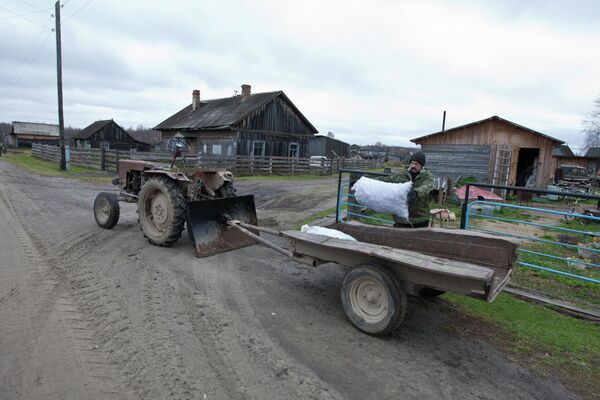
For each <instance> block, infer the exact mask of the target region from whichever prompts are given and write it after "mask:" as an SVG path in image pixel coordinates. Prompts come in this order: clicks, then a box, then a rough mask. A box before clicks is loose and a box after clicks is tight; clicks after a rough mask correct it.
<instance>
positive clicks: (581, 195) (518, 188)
mask: <svg viewBox="0 0 600 400" xmlns="http://www.w3.org/2000/svg"><path fill="white" fill-rule="evenodd" d="M469 186H477V187H482V188H489V189H506V190H515V191H518V192H530V193H541V194H555V195H558V196H571V197H579V198H581V199H592V200H599V201H600V196H594V195H591V194H585V193H576V192H557V191H554V190H546V189H536V188H526V187H521V186H505V185H493V184H490V183H474V182H472V183H469V184H467V188H468V187H469ZM467 190H468V189H467Z"/></svg>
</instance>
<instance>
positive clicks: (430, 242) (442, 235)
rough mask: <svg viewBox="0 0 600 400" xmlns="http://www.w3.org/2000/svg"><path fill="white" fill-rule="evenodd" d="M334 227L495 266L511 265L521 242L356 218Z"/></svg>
mask: <svg viewBox="0 0 600 400" xmlns="http://www.w3.org/2000/svg"><path fill="white" fill-rule="evenodd" d="M330 228H332V229H336V230H339V231H341V232H344V233H346V234H348V235H350V236H352V237H354V238H355V239H357V240H360V241H363V242H368V243H372V244H377V245H384V246H390V247H394V248H400V249H404V250H411V251H416V252H419V253H424V254H429V255H435V256H441V257H444V258H452V259H456V260H459V261H467V262H471V263H475V264H478V265H489V266H492V267H494V268H502V269H505V268H511V267H512V266H513V265H514V263H515V262H516V257H517V254H516V252H517V247H518V242H517V241H515V240H514V239H510V238H504V237H497V236H493V235H488V234H483V233H481V232H474V231H465V230H448V229H439V228H425V229H401V228H392V227H385V226H374V225H368V224H363V223H360V222H355V221H352V222H350V223H345V224H340V223H337V224H333V225H331V226H330Z"/></svg>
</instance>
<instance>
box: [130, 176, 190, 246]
mask: <svg viewBox="0 0 600 400" xmlns="http://www.w3.org/2000/svg"><path fill="white" fill-rule="evenodd" d="M138 212H139V218H140V225H141V228H142V231H143V232H144V236H145V237H146V238H147V239H148V241H149V242H150V243H152V244H153V245H156V246H171V245H172V244H173V243H175V242H176V241H177V240H178V239H179V237H180V236H181V232H182V231H183V228H184V226H185V214H186V202H185V198H184V197H183V192H182V191H181V189H180V188H179V187H177V185H176V184H175V182H173V181H172V180H171V179H169V178H167V177H162V176H157V177H152V178H150V179H148V180H147V181H146V183H144V186H142V190H140V194H139V199H138Z"/></svg>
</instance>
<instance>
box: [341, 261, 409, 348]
mask: <svg viewBox="0 0 600 400" xmlns="http://www.w3.org/2000/svg"><path fill="white" fill-rule="evenodd" d="M341 295H342V306H343V307H344V311H345V312H346V316H347V317H348V319H349V320H350V322H352V324H353V325H354V326H355V327H356V328H358V329H359V330H361V331H363V332H365V333H368V334H370V335H377V336H383V335H388V334H390V333H392V332H393V331H394V330H395V329H396V328H397V327H398V326H399V325H400V324H401V323H402V321H404V317H405V315H406V308H407V300H406V293H405V292H404V291H403V290H402V289H401V287H400V284H399V282H398V280H397V279H396V277H395V276H394V275H393V274H392V273H391V272H389V271H387V270H386V269H384V268H382V267H380V266H377V265H370V264H365V265H360V266H358V267H355V268H353V269H352V270H350V271H349V272H348V273H347V274H346V276H345V277H344V282H343V284H342V292H341Z"/></svg>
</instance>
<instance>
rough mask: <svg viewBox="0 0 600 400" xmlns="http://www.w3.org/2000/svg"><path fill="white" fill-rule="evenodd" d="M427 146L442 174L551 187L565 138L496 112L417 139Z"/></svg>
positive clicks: (436, 170) (432, 167) (430, 160)
mask: <svg viewBox="0 0 600 400" xmlns="http://www.w3.org/2000/svg"><path fill="white" fill-rule="evenodd" d="M411 141H412V142H413V143H416V144H418V145H421V149H422V150H423V152H425V155H426V156H427V167H428V168H429V169H430V170H431V171H432V173H433V174H434V175H436V176H438V177H444V176H445V177H448V178H450V179H453V180H456V179H458V178H460V177H461V176H473V177H475V178H477V179H478V180H480V181H483V182H488V183H493V184H500V185H506V184H508V185H511V186H534V187H538V188H546V186H547V185H548V184H549V183H551V182H552V180H553V178H554V170H553V168H552V167H553V160H552V153H553V151H554V149H555V148H556V147H557V146H559V145H561V144H563V143H564V142H563V141H562V140H559V139H556V138H553V137H551V136H548V135H545V134H543V133H541V132H538V131H535V130H533V129H530V128H527V127H525V126H523V125H519V124H516V123H514V122H512V121H509V120H506V119H504V118H500V117H498V116H493V117H490V118H487V119H483V120H480V121H476V122H472V123H469V124H465V125H461V126H457V127H455V128H451V129H446V130H443V131H440V132H435V133H431V134H428V135H425V136H421V137H418V138H415V139H412V140H411Z"/></svg>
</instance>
